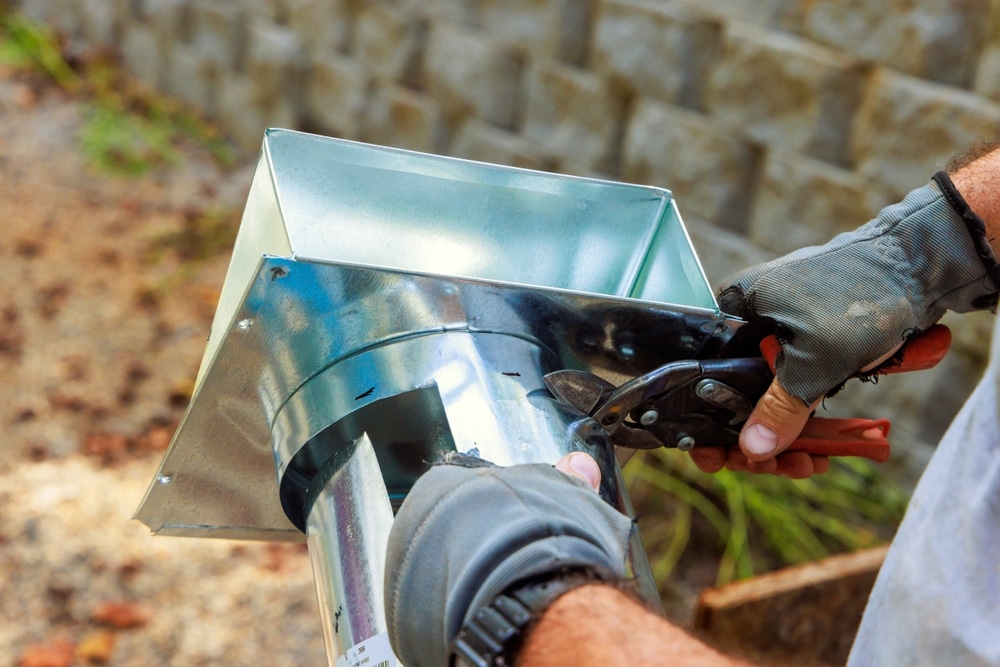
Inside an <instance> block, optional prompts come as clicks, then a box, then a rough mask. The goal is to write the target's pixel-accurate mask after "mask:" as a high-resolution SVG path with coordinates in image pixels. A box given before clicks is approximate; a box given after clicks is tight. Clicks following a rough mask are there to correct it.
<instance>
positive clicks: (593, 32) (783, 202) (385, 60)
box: [13, 0, 1000, 458]
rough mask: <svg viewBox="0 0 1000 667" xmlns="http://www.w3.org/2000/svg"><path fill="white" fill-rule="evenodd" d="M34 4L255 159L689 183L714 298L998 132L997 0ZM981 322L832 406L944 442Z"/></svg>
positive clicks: (31, 5)
mask: <svg viewBox="0 0 1000 667" xmlns="http://www.w3.org/2000/svg"><path fill="white" fill-rule="evenodd" d="M13 4H14V5H15V6H18V7H19V8H20V10H21V11H23V12H25V13H27V14H29V15H30V16H33V17H36V18H40V19H43V20H46V21H49V22H50V23H51V24H52V25H53V26H55V27H56V28H57V29H58V30H59V31H60V32H61V33H63V35H64V36H66V37H67V38H68V39H72V40H74V41H75V42H76V43H77V45H78V46H80V47H83V48H86V47H104V48H106V47H111V48H113V49H116V50H117V52H118V53H119V54H120V55H121V57H122V60H123V62H124V64H125V66H126V67H128V68H129V69H130V70H131V71H132V72H133V73H134V74H135V76H136V77H138V78H139V79H140V80H141V81H143V82H145V83H146V85H148V86H150V87H152V88H155V89H158V90H161V91H164V92H165V93H168V94H170V95H173V96H176V97H178V98H180V99H182V100H184V101H185V102H187V103H188V104H190V105H191V106H192V107H194V108H195V109H197V110H199V111H201V112H203V113H204V114H206V115H207V116H208V117H209V118H211V119H213V120H215V121H216V122H217V123H218V124H219V125H220V126H221V127H222V128H224V130H225V131H227V132H228V133H230V135H231V136H232V137H233V138H234V139H235V140H236V141H237V142H238V143H239V144H240V145H242V146H244V147H245V148H246V149H247V150H248V151H256V150H257V149H258V147H259V145H260V141H261V137H262V133H263V130H264V128H266V127H269V126H282V127H294V128H300V129H305V130H308V131H313V132H318V133H322V134H328V135H332V136H338V137H344V138H349V139H358V140H362V141H370V142H374V143H381V144H388V145H394V146H399V147H403V148H411V149H416V150H421V151H429V152H436V153H443V154H451V155H457V156H461V157H466V158H471V159H478V160H486V161H491V162H498V163H508V164H513V165H518V166H526V167H530V168H535V169H546V170H553V171H561V172H566V173H575V174H580V175H587V176H599V177H603V178H610V179H620V180H626V181H631V182H638V183H648V184H653V185H659V186H664V187H667V188H670V189H671V190H673V192H674V193H675V195H676V197H677V201H678V204H679V206H680V210H681V212H682V214H683V215H684V216H685V219H686V221H687V224H688V227H689V229H690V232H691V235H692V237H693V239H694V242H695V244H696V246H697V248H698V250H699V254H700V256H701V258H702V260H703V263H704V265H705V268H706V272H707V274H708V276H709V279H710V280H711V281H712V282H713V283H717V282H719V281H720V280H722V279H723V278H724V277H725V276H726V275H727V274H728V273H729V272H731V271H732V270H735V269H738V268H741V267H742V266H744V265H747V264H749V263H751V262H755V261H760V260H763V259H766V258H769V257H773V256H775V255H776V254H780V253H785V252H788V251H790V250H793V249H795V248H797V247H800V246H802V245H806V244H814V243H821V242H823V241H825V240H827V239H828V238H830V237H831V236H833V235H834V234H836V233H838V232H841V231H844V230H848V229H852V228H854V227H855V226H857V225H858V224H861V223H863V222H865V221H866V220H868V219H869V218H871V217H872V216H873V215H874V214H875V213H876V212H877V211H878V210H879V209H880V208H881V207H882V206H884V205H886V204H888V203H891V202H893V201H896V200H898V199H899V198H901V197H902V196H903V195H904V194H905V193H906V192H907V191H908V190H910V189H912V188H914V187H917V186H920V185H922V184H924V183H925V182H926V181H927V179H928V178H929V176H930V175H931V174H932V173H933V172H934V171H936V170H937V169H939V168H941V167H942V166H943V164H944V162H945V160H947V158H948V157H950V156H951V155H952V154H954V153H955V152H957V151H958V150H960V149H963V148H965V147H967V146H969V145H970V144H973V143H975V142H977V141H979V140H984V139H996V138H997V137H998V135H1000V0H858V1H857V2H843V0H13ZM960 321H961V322H964V323H965V324H962V325H961V327H962V328H961V331H960V332H959V334H960V336H959V339H960V340H959V342H958V343H956V345H955V349H954V351H953V353H952V355H950V357H949V360H948V361H947V362H946V363H945V364H944V365H943V368H942V369H940V370H939V371H935V372H933V373H924V374H921V375H919V376H914V377H911V378H907V379H906V380H905V381H897V382H887V383H884V385H880V386H879V387H877V388H871V387H862V388H861V389H852V390H850V391H849V392H847V396H846V397H845V398H837V399H834V400H832V401H830V402H829V404H830V406H831V407H834V408H836V411H838V412H845V413H851V412H853V413H862V414H870V413H878V414H885V415H888V416H890V417H893V418H895V419H896V420H897V422H898V423H899V424H898V426H897V433H898V435H897V441H900V439H902V442H901V443H900V446H901V447H904V448H905V447H906V446H907V444H912V446H913V448H915V451H920V449H919V447H920V445H921V444H924V445H926V444H927V443H932V442H934V441H935V440H936V438H937V437H938V435H939V434H940V433H941V432H942V430H943V428H944V427H945V425H946V424H947V423H948V421H949V420H950V418H951V416H952V414H953V413H954V411H955V409H957V406H958V405H959V404H960V402H961V400H962V398H963V397H964V396H965V395H966V394H967V393H968V392H969V391H970V389H971V387H972V386H973V384H974V382H975V380H976V378H977V376H978V374H979V373H980V372H981V369H982V365H983V360H984V359H985V355H986V344H987V338H988V334H989V328H990V326H991V325H992V318H991V317H989V316H985V317H981V318H978V319H974V320H972V319H970V318H965V319H964V320H960ZM925 453H926V451H925ZM917 458H919V457H917Z"/></svg>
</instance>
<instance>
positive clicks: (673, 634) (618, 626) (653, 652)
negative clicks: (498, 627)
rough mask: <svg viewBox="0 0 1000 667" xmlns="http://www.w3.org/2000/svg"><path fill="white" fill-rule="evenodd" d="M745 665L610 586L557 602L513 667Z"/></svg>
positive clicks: (576, 593) (575, 592) (577, 592)
mask: <svg viewBox="0 0 1000 667" xmlns="http://www.w3.org/2000/svg"><path fill="white" fill-rule="evenodd" d="M565 665H575V666H577V667H591V665H593V666H594V667H598V666H600V667H605V666H606V665H629V667H647V666H648V667H653V666H660V665H673V666H675V667H745V666H746V665H747V663H744V662H740V661H738V660H734V659H733V658H730V657H728V656H725V655H722V654H721V653H718V652H716V651H714V650H712V649H711V648H709V647H708V646H706V645H705V644H702V643H701V642H699V641H698V640H697V639H695V638H693V637H692V636H690V635H688V634H686V633H685V632H684V631H683V630H681V629H680V628H678V627H676V626H674V625H671V624H670V623H669V622H667V621H666V620H664V619H662V618H660V617H659V616H656V615H655V614H653V613H651V612H649V611H647V610H646V609H645V608H643V607H642V605H640V604H639V603H638V602H636V601H635V600H633V599H632V598H631V597H629V596H628V595H627V594H625V593H623V592H621V591H619V590H617V589H615V588H614V587H612V586H607V585H603V584H593V585H587V586H581V587H580V588H577V589H574V590H572V591H570V592H569V593H566V594H565V595H563V596H562V597H560V598H559V599H557V600H556V601H555V602H554V603H553V604H552V605H551V606H550V607H549V608H548V609H547V610H546V611H545V613H544V615H543V616H542V618H541V619H540V620H539V621H538V624H537V625H535V627H534V628H533V629H532V630H531V633H530V634H529V635H528V638H527V640H526V641H525V644H524V646H523V648H522V649H521V655H520V658H519V660H518V662H517V667H564V666H565Z"/></svg>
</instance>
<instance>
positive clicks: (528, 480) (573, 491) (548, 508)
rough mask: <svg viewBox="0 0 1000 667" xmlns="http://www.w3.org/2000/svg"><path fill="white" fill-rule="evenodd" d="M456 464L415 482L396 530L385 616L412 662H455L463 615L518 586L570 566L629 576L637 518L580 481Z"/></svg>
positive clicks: (418, 666)
mask: <svg viewBox="0 0 1000 667" xmlns="http://www.w3.org/2000/svg"><path fill="white" fill-rule="evenodd" d="M451 461H452V463H451V464H447V465H437V466H434V467H433V468H431V470H430V471H429V472H428V473H426V474H425V475H423V476H422V477H421V478H420V479H419V480H417V483H416V484H415V485H414V486H413V489H412V490H411V491H410V493H409V495H408V496H407V497H406V500H405V501H404V502H403V506H402V507H401V508H400V510H399V513H398V514H397V515H396V521H395V523H394V524H393V527H392V532H391V533H390V535H389V549H388V555H387V558H386V567H385V613H386V620H387V621H388V625H389V640H390V642H391V643H392V648H393V650H394V651H395V652H396V655H397V656H398V657H399V659H400V660H402V661H403V663H404V664H406V665H407V667H441V666H442V665H447V664H448V662H447V659H448V651H449V647H450V644H451V641H452V640H453V639H454V638H455V635H456V634H458V631H459V630H460V629H461V627H462V625H463V624H464V623H465V621H466V620H467V619H469V618H471V617H472V616H473V615H474V613H475V612H476V611H478V610H479V609H480V608H481V607H483V606H485V605H488V604H489V603H490V602H492V601H493V599H494V598H495V597H496V596H497V595H499V594H501V593H503V592H504V591H505V590H507V589H509V588H510V587H511V586H512V585H513V584H515V583H518V582H520V581H523V580H525V579H529V578H532V577H535V576H538V575H543V574H546V573H550V572H557V571H559V570H561V569H562V568H565V567H581V568H594V569H596V570H598V571H605V572H609V573H611V574H613V575H616V576H618V577H623V576H624V574H625V552H626V549H627V548H628V541H629V537H630V536H631V534H632V521H631V520H630V519H629V518H628V517H626V516H625V515H623V514H621V513H620V512H618V511H616V510H615V509H614V508H613V507H611V506H610V505H608V504H607V503H605V502H604V501H603V500H601V499H600V496H598V495H597V494H596V493H595V492H594V491H593V490H592V489H590V488H588V486H587V484H586V483H585V482H583V481H582V480H579V479H575V478H571V477H570V476H568V475H565V474H563V473H562V472H559V471H558V470H556V469H555V468H553V467H552V466H550V465H545V464H535V465H519V466H511V467H507V468H501V467H497V466H494V465H493V464H492V463H489V462H486V461H482V460H481V459H475V458H472V457H467V456H462V455H457V456H453V458H452V459H451Z"/></svg>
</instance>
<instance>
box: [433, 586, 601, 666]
mask: <svg viewBox="0 0 1000 667" xmlns="http://www.w3.org/2000/svg"><path fill="white" fill-rule="evenodd" d="M596 581H602V577H600V576H599V575H598V574H597V573H595V572H593V571H591V570H586V569H585V570H580V569H573V570H562V571H559V572H552V573H549V574H546V575H543V576H541V577H533V578H531V579H527V580H525V581H521V582H518V583H517V584H515V585H514V586H512V587H511V588H509V589H507V590H506V591H505V592H503V593H501V594H500V595H498V596H497V597H495V598H494V599H493V602H491V603H490V604H488V605H487V606H485V607H483V608H481V609H480V610H479V611H477V612H476V614H475V615H474V616H473V617H472V618H471V619H469V620H468V621H467V622H466V623H465V625H463V626H462V629H461V630H459V632H458V635H456V636H455V639H454V640H453V641H452V643H451V665H452V666H453V667H510V665H513V664H514V659H515V658H516V657H517V654H518V652H519V651H520V650H521V645H522V644H523V643H524V638H525V635H526V632H527V629H528V625H529V624H530V623H531V621H532V620H535V619H537V618H540V617H541V614H542V612H543V611H545V610H546V609H547V608H548V606H549V605H550V604H552V603H553V602H555V600H556V598H558V597H560V596H562V595H564V594H565V593H568V592H569V591H571V590H573V589H574V588H578V587H580V586H583V585H584V584H592V583H594V582H596Z"/></svg>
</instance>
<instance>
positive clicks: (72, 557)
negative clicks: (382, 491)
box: [0, 71, 325, 667]
mask: <svg viewBox="0 0 1000 667" xmlns="http://www.w3.org/2000/svg"><path fill="white" fill-rule="evenodd" d="M84 113H85V108H84V107H83V106H82V104H81V103H80V102H79V101H77V100H73V99H70V98H68V97H67V96H66V95H64V94H63V93H61V92H60V91H59V90H56V89H53V88H52V87H50V86H48V85H46V84H45V83H44V82H41V81H39V80H36V79H32V78H25V77H24V76H22V75H15V74H13V73H12V72H9V71H4V72H0V118H2V126H3V128H4V129H5V131H4V132H3V133H2V134H0V213H2V227H0V229H2V232H0V279H2V282H3V285H4V289H2V290H0V423H2V434H3V439H2V444H0V447H2V456H0V591H2V592H0V666H2V665H18V666H20V667H42V666H45V667H60V666H62V667H65V666H68V665H89V664H107V665H174V666H176V665H208V664H212V665H217V664H226V665H307V664H312V665H320V664H324V663H325V657H324V652H323V640H322V633H321V631H320V627H319V620H318V616H317V613H316V602H315V593H314V590H313V586H312V576H311V573H310V568H309V562H308V557H307V554H306V553H305V551H304V549H303V548H302V547H301V546H299V545H265V544H258V543H239V542H229V541H215V540H194V539H181V538H167V537H162V538H154V537H152V536H151V535H150V534H149V531H148V530H147V529H146V528H145V527H144V526H142V525H141V524H139V523H138V522H135V521H131V519H130V517H131V515H132V512H133V511H134V510H135V508H136V507H137V506H138V504H139V501H140V499H141V498H142V494H143V493H144V491H145V488H146V485H147V484H148V482H149V481H150V480H151V479H152V477H153V474H154V472H155V469H156V466H157V464H158V462H159V458H160V456H161V455H162V451H163V449H164V448H165V447H166V444H167V443H168V442H169V439H170V435H171V434H172V432H173V429H174V428H175V426H176V423H177V421H178V420H179V418H180V416H181V414H182V413H183V409H184V407H185V405H186V402H187V397H188V393H189V392H190V389H191V383H192V380H193V378H194V376H195V374H196V372H197V368H198V363H199V361H200V359H201V354H202V351H203V349H204V342H205V337H206V335H207V332H208V330H209V325H210V323H211V316H212V313H213V312H214V308H215V302H216V300H217V298H218V290H219V288H220V286H221V284H222V278H223V276H224V275H225V270H226V265H227V261H228V259H227V255H228V253H226V252H216V253H214V254H213V255H212V256H211V257H206V258H198V257H197V256H196V255H197V253H192V252H190V249H188V250H189V251H187V252H186V251H185V249H184V247H183V246H182V245H179V244H178V243H175V242H174V241H175V240H176V239H178V238H181V236H180V234H181V232H184V231H190V230H191V229H192V228H193V227H192V225H194V224H195V223H196V222H197V221H198V220H201V219H203V218H205V217H206V216H211V215H214V214H216V213H218V212H222V214H225V213H227V212H232V211H237V210H238V209H239V208H241V206H242V203H243V201H244V198H245V196H246V191H247V190H248V188H249V185H250V177H251V171H250V169H249V167H250V165H249V163H244V164H242V165H240V166H238V167H236V168H234V169H230V170H227V171H222V170H220V169H219V168H218V167H217V166H215V164H214V163H213V161H212V160H211V159H210V157H209V156H207V155H205V154H201V153H199V152H198V151H197V150H194V149H185V155H186V157H185V158H184V160H183V161H182V162H181V163H179V164H176V165H174V166H172V167H170V168H165V169H162V170H160V171H157V172H156V173H154V174H152V175H150V176H147V177H145V178H143V179H128V178H124V177H121V176H108V175H103V174H101V173H98V172H96V171H95V170H94V169H93V168H91V167H89V166H88V165H87V163H86V161H85V160H84V159H83V157H82V156H81V154H80V151H79V149H78V146H79V141H78V133H79V132H80V129H81V126H82V123H83V117H84V116H83V114H84Z"/></svg>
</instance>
